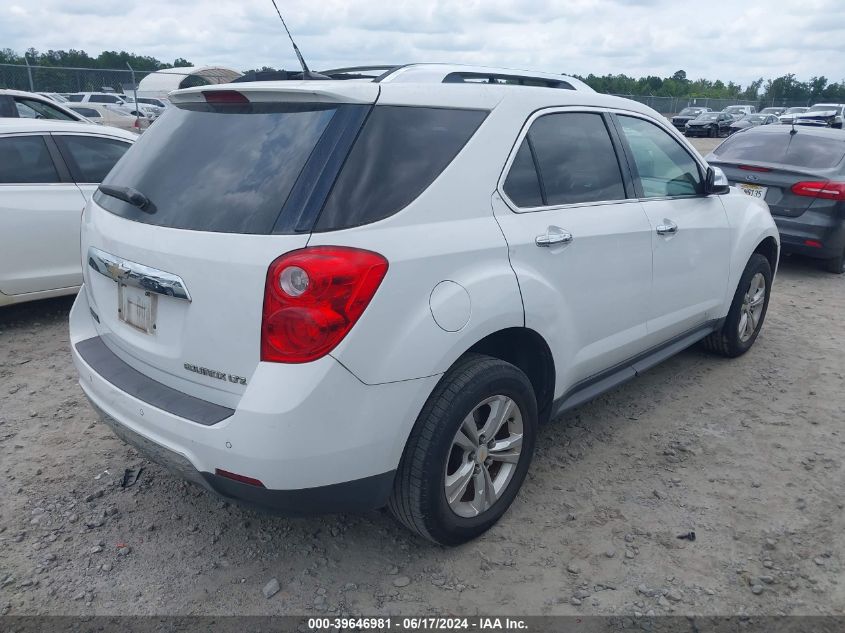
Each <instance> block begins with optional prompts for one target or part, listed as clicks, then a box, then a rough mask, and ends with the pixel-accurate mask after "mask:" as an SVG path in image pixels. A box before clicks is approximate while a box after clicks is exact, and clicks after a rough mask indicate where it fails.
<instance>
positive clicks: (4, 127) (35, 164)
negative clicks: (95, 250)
mask: <svg viewBox="0 0 845 633" xmlns="http://www.w3.org/2000/svg"><path fill="white" fill-rule="evenodd" d="M135 138H136V135H134V134H131V133H128V132H122V131H120V130H115V129H109V128H103V127H100V126H97V125H93V124H90V123H69V122H63V121H48V120H32V119H12V118H9V119H0V235H2V236H3V247H2V248H0V306H2V305H6V304H10V303H20V302H23V301H30V300H33V299H44V298H47V297H55V296H59V295H65V294H73V293H75V292H77V290H78V289H79V286H80V284H81V283H82V266H81V261H80V260H81V257H80V252H79V221H80V216H81V212H82V208H83V207H84V206H85V203H86V201H87V200H88V198H90V197H91V194H92V193H93V192H94V190H95V189H96V188H97V185H98V184H99V182H100V181H101V180H102V178H103V177H104V176H105V175H106V173H108V171H109V170H110V169H111V168H112V166H113V165H114V164H115V162H116V161H117V160H118V159H119V158H120V157H121V156H122V155H123V154H124V152H125V151H126V150H127V149H128V148H129V145H130V144H131V143H132V141H133V140H134V139H135Z"/></svg>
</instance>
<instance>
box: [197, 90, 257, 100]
mask: <svg viewBox="0 0 845 633" xmlns="http://www.w3.org/2000/svg"><path fill="white" fill-rule="evenodd" d="M202 96H203V97H205V100H206V102H207V103H249V99H247V98H246V96H244V95H243V94H242V93H240V92H238V91H237V90H205V91H203V93H202Z"/></svg>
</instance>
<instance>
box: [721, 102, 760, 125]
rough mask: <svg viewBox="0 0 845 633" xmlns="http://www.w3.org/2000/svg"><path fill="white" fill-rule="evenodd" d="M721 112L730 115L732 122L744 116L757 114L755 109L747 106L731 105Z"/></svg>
mask: <svg viewBox="0 0 845 633" xmlns="http://www.w3.org/2000/svg"><path fill="white" fill-rule="evenodd" d="M722 112H724V113H725V114H730V115H731V116H732V117H733V119H734V121H737V120H739V119H741V118H742V117H744V116H748V115H749V114H754V113H755V112H757V108H755V107H754V106H749V105H732V106H728V107H727V108H725V109H724V110H722Z"/></svg>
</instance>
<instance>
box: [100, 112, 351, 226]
mask: <svg viewBox="0 0 845 633" xmlns="http://www.w3.org/2000/svg"><path fill="white" fill-rule="evenodd" d="M341 107H342V108H355V107H359V106H336V105H325V104H293V103H287V104H281V103H250V104H243V105H242V104H232V105H228V104H227V105H211V104H190V105H181V106H179V107H173V108H168V109H167V111H166V112H165V113H164V114H163V115H162V116H161V117H160V118H159V119H158V120H157V121H156V123H155V125H153V126H152V127H151V128H150V129H149V130H147V131H146V132H144V134H143V135H141V137H140V138H139V139H138V141H136V143H135V144H134V145H133V147H132V149H131V150H130V152H129V153H128V154H127V156H126V159H125V160H121V161H120V162H119V163H118V164H117V165H115V167H114V169H113V170H112V171H111V172H110V173H109V175H108V177H107V178H106V179H105V180H104V181H103V182H104V183H105V184H109V185H112V186H116V187H132V188H133V189H136V190H138V191H140V192H141V193H142V194H144V195H145V196H146V197H147V198H148V199H149V201H150V204H149V205H148V207H147V208H146V209H145V210H143V211H142V210H141V209H139V208H137V207H135V206H132V205H131V204H129V203H127V202H124V201H122V200H118V199H117V198H113V197H111V196H108V195H106V194H104V193H102V191H98V192H97V193H96V194H95V198H94V199H95V200H96V201H97V203H98V204H100V205H101V206H102V207H104V208H105V209H107V210H108V211H111V212H112V213H115V214H117V215H120V216H122V217H126V218H128V219H131V220H135V221H137V222H144V223H147V224H155V225H158V226H168V227H172V228H178V229H191V230H196V231H214V232H225V233H258V234H268V233H270V232H271V231H272V229H273V226H274V224H275V222H276V220H277V218H279V216H280V212H281V210H282V207H283V206H284V204H285V201H286V200H287V198H288V195H289V194H290V192H291V189H292V188H293V186H294V183H296V180H297V178H298V177H299V175H300V173H301V172H302V169H303V167H304V165H305V164H306V161H308V158H309V156H310V155H311V153H312V151H313V150H314V148H315V146H316V145H317V143H318V141H319V140H320V138H321V136H322V135H323V134H324V132H325V131H326V129H327V127H328V126H329V124H330V122H331V121H332V118H333V117H334V116H335V115H336V112H337V110H338V109H339V108H341Z"/></svg>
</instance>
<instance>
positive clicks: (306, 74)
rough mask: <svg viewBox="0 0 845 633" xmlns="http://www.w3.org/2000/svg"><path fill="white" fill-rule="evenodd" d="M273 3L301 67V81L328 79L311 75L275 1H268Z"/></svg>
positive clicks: (314, 74)
mask: <svg viewBox="0 0 845 633" xmlns="http://www.w3.org/2000/svg"><path fill="white" fill-rule="evenodd" d="M270 2H272V3H273V7H274V8H275V9H276V13H278V14H279V19H280V20H281V21H282V26H283V27H285V32H286V33H287V34H288V38H290V43H291V44H293V52H294V53H296V58H297V59H298V60H299V65H300V66H302V78H303V79H328V77H326V76H325V75H321V74H320V73H313V72H311V71H310V70H309V69H308V64H306V63H305V58H304V57H303V56H302V53H300V52H299V47H298V46H297V45H296V42H294V41H293V35H291V34H290V29H288V25H287V24H286V23H285V19H284V18H283V17H282V12H281V11H279V5H277V4H276V0H270Z"/></svg>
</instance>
